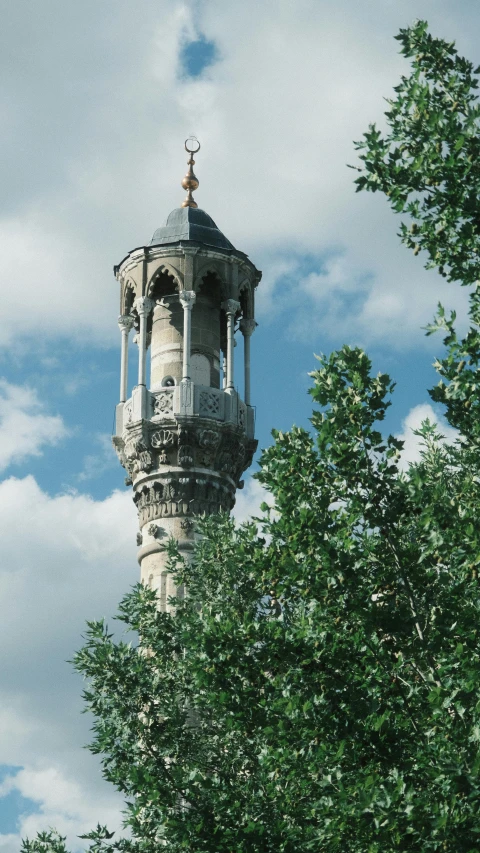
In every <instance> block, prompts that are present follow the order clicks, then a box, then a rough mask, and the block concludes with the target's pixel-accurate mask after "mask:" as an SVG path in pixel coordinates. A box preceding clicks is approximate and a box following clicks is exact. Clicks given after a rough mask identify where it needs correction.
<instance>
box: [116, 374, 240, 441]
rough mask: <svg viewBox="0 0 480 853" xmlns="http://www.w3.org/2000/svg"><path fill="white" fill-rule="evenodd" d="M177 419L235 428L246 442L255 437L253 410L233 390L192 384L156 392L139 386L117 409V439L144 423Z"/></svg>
mask: <svg viewBox="0 0 480 853" xmlns="http://www.w3.org/2000/svg"><path fill="white" fill-rule="evenodd" d="M177 418H179V419H183V418H193V419H197V418H198V419H199V418H201V419H202V420H203V419H207V420H213V421H216V422H222V423H226V424H232V425H235V426H237V427H239V428H240V429H241V430H242V432H243V433H244V434H245V435H246V437H247V438H250V439H253V437H254V431H255V413H254V409H253V407H252V406H247V405H246V403H244V402H243V400H242V399H241V398H240V395H239V394H238V393H237V392H236V391H235V390H234V389H228V391H225V390H222V389H219V388H211V387H210V386H206V385H198V384H196V383H194V382H192V381H190V380H183V381H182V382H180V383H179V384H178V385H174V386H173V387H166V388H158V389H157V390H154V391H149V390H147V389H146V388H145V387H144V386H141V385H137V386H136V387H135V388H134V389H133V392H132V396H131V397H130V399H128V400H126V402H125V403H119V405H118V406H117V409H116V435H117V436H120V437H121V436H122V435H123V432H124V430H125V429H126V428H127V427H128V426H129V425H130V424H134V423H138V422H139V421H142V420H148V421H151V422H152V423H155V424H156V423H162V422H163V421H172V420H177Z"/></svg>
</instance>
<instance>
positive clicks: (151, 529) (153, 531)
mask: <svg viewBox="0 0 480 853" xmlns="http://www.w3.org/2000/svg"><path fill="white" fill-rule="evenodd" d="M147 533H148V534H149V535H150V536H153V538H154V539H156V537H157V535H158V524H154V523H153V522H152V524H149V525H148V527H147Z"/></svg>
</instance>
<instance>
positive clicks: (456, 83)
mask: <svg viewBox="0 0 480 853" xmlns="http://www.w3.org/2000/svg"><path fill="white" fill-rule="evenodd" d="M399 39H400V41H401V44H402V51H403V53H404V54H405V56H407V57H409V58H410V59H411V62H412V74H411V76H410V77H408V78H407V77H405V78H402V82H401V84H400V86H399V87H397V94H396V98H395V99H394V100H392V101H391V102H390V109H389V113H388V114H387V121H388V123H389V128H390V130H389V134H388V135H386V136H384V137H382V135H381V134H380V133H379V132H378V131H377V130H376V129H375V128H374V127H372V128H370V130H369V131H368V133H367V134H366V135H365V137H364V141H363V142H362V143H361V145H360V147H361V150H362V155H361V156H362V159H363V161H364V164H365V170H366V171H365V173H362V175H361V176H360V177H359V178H358V180H357V184H358V188H360V189H363V188H365V189H370V190H375V189H376V190H378V189H380V190H382V191H383V192H385V193H386V194H387V195H388V197H389V198H390V200H391V203H392V204H393V206H394V208H395V209H396V210H398V211H401V210H406V211H407V212H408V214H409V215H410V217H411V219H413V224H414V225H415V226H416V227H415V228H414V229H413V230H411V228H409V227H408V226H407V225H404V226H402V228H401V236H402V240H403V241H404V242H405V243H406V245H407V246H410V247H412V248H414V250H415V251H416V250H417V248H418V247H420V248H421V249H424V250H425V251H426V252H427V254H428V263H429V265H436V266H439V268H440V272H441V273H442V274H443V275H447V276H448V277H449V278H451V279H452V280H458V281H460V282H461V283H465V284H470V285H473V286H472V298H471V323H472V325H471V329H470V331H469V332H468V334H467V335H466V337H465V338H463V339H459V338H458V337H457V335H456V332H455V328H454V317H449V318H447V317H446V316H445V313H444V312H443V309H440V312H439V315H438V316H437V318H436V321H435V323H434V324H433V325H434V326H436V327H440V328H443V329H444V330H445V344H446V354H445V357H444V358H443V359H442V360H441V361H439V362H438V363H437V369H438V370H439V372H440V374H441V377H442V379H441V383H440V385H439V386H437V388H436V389H434V392H432V395H433V397H434V399H435V400H437V401H440V402H443V403H444V404H445V406H446V415H447V418H448V420H449V422H450V423H451V424H452V425H453V426H455V427H456V428H457V429H458V430H459V437H458V440H457V441H456V442H455V443H454V444H450V445H447V444H445V443H444V442H443V441H442V438H441V436H440V435H439V433H438V431H437V429H436V428H435V427H434V426H433V425H431V424H429V423H428V422H426V423H425V424H424V425H423V426H422V428H421V431H420V437H421V440H422V442H423V451H422V455H421V459H420V461H418V462H416V463H413V464H411V465H410V466H409V468H408V470H407V471H406V472H403V471H402V470H401V468H400V467H399V456H400V452H401V442H400V441H398V440H397V439H395V438H394V437H392V436H391V435H390V436H386V437H384V436H383V435H382V432H381V426H382V421H383V420H384V416H385V412H386V409H387V407H388V406H389V405H390V395H391V392H392V390H393V383H392V382H391V380H390V378H389V377H388V376H386V375H385V374H379V375H378V376H372V373H371V364H370V361H369V359H368V357H367V356H366V355H365V353H363V352H362V351H361V350H359V349H351V348H349V347H343V348H342V349H341V350H340V351H338V352H336V353H334V354H333V355H331V356H329V357H326V356H321V357H320V358H319V364H318V367H317V369H316V370H315V371H314V373H313V374H312V379H313V388H312V390H311V394H312V397H313V400H314V403H315V410H314V412H313V415H312V428H313V429H312V432H311V433H309V432H307V431H305V430H303V429H299V428H293V429H292V430H291V431H290V432H288V433H280V432H275V433H274V443H273V445H272V446H271V447H270V448H268V449H267V450H266V451H264V453H263V454H262V459H261V464H260V473H259V474H258V475H257V476H258V479H259V480H260V482H261V483H262V484H263V485H264V486H265V487H266V489H267V490H268V491H269V492H270V494H271V495H272V497H273V501H274V510H272V509H270V508H269V507H268V506H267V505H266V504H265V505H264V506H263V508H262V513H263V514H262V517H261V519H257V521H256V523H248V524H245V525H243V526H242V527H240V528H239V529H237V528H236V527H235V525H234V524H233V522H232V521H231V520H230V519H228V518H227V517H221V518H217V519H210V520H208V519H207V520H205V521H202V522H201V523H200V525H199V528H200V532H201V533H202V534H203V538H202V540H201V542H200V544H199V546H198V548H197V550H196V553H195V557H194V560H193V562H192V563H190V564H183V563H182V562H181V560H180V559H179V557H178V554H177V553H176V551H175V546H174V544H173V543H172V544H171V546H170V570H171V571H172V572H175V573H176V574H177V576H178V579H179V581H181V582H182V583H185V584H186V586H187V589H188V591H189V594H188V597H187V598H186V599H185V600H179V601H176V602H172V603H173V604H175V607H174V608H173V609H172V610H171V611H170V612H169V613H160V612H158V610H157V607H156V599H155V595H154V594H153V593H152V592H151V591H150V590H149V589H146V588H143V587H142V586H140V585H139V586H137V587H136V588H135V589H134V590H133V591H132V592H131V593H130V594H129V595H128V596H127V597H126V598H125V599H124V600H123V602H122V604H121V606H120V612H119V618H120V620H121V621H122V622H123V623H124V624H125V627H126V629H127V630H128V631H132V632H133V635H132V636H133V640H132V642H128V637H127V639H126V640H125V641H121V642H119V641H116V640H115V639H114V637H113V636H112V634H111V633H109V631H108V628H107V626H106V625H105V624H104V623H103V622H98V623H90V624H89V629H88V634H87V639H86V644H85V646H84V648H83V649H82V650H81V651H80V652H79V653H78V654H77V656H76V658H75V666H76V668H77V669H78V670H79V671H80V672H81V673H83V675H84V676H85V677H86V679H87V688H86V691H85V699H86V704H87V707H88V708H90V709H91V710H92V711H93V715H94V720H95V723H94V741H93V745H92V749H93V751H94V752H97V753H99V754H100V756H101V761H102V766H103V771H104V774H105V777H106V778H107V779H108V780H110V781H111V782H112V783H113V784H114V785H115V786H116V787H117V788H118V789H119V790H120V791H121V792H122V793H123V794H124V795H125V800H126V812H125V820H126V825H127V826H128V828H129V834H126V835H125V837H123V838H120V839H116V838H115V837H111V836H110V834H109V833H108V832H107V830H106V829H105V828H103V827H97V830H96V831H95V832H93V833H92V834H91V835H90V836H89V840H90V841H91V847H90V849H91V850H92V851H93V852H94V853H106V851H108V850H120V851H129V853H153V851H155V853H158V851H159V850H163V849H165V850H166V851H168V853H180V851H186V850H188V851H191V853H203V851H205V853H207V851H208V853H231V851H235V853H247V851H248V853H260V851H262V853H269V851H272V853H273V851H275V853H306V851H316V853H319V852H320V853H321V851H329V853H330V851H332V853H333V851H338V853H393V851H400V850H401V851H412V853H413V851H422V853H429V851H455V853H474V851H478V849H479V847H480V808H479V807H480V695H479V687H478V685H479V683H480V637H479V605H480V593H479V580H478V570H479V564H480V549H479V532H478V531H479V528H478V515H479V507H480V464H479V462H480V458H479V453H480V445H479V442H480V434H479V419H478V417H477V412H478V406H479V395H478V358H479V353H480V346H479V336H478V325H477V324H478V317H479V313H478V312H479V302H478V289H477V285H476V279H477V275H478V274H474V268H475V264H477V263H478V260H477V256H476V255H477V252H478V245H477V240H478V239H479V238H478V234H477V230H476V225H475V223H476V221H477V218H478V213H477V205H478V200H477V196H478V192H477V187H476V183H475V182H476V181H477V180H478V178H477V174H478V165H477V162H476V157H475V152H476V150H477V149H476V145H477V144H478V138H477V135H476V121H477V116H478V107H477V105H476V101H475V100H474V89H475V88H476V78H475V77H474V72H473V68H472V66H471V65H470V63H468V62H467V61H466V60H463V59H461V58H460V57H458V55H457V54H456V52H455V50H454V47H453V46H452V45H450V44H447V43H445V42H441V41H438V40H435V39H432V37H431V36H430V34H429V33H428V31H427V27H426V24H425V23H423V22H419V23H417V24H415V25H414V26H413V27H412V28H411V29H409V30H404V31H402V32H401V33H400V36H399ZM460 130H461V133H460ZM455 136H456V141H454V137H455ZM460 138H463V141H462V143H461V144H459V140H460ZM432 328H433V327H432ZM63 844H64V842H63V840H62V839H61V838H59V837H58V836H55V837H54V836H52V843H51V845H50V846H48V836H44V837H43V839H42V838H38V839H37V840H34V841H26V842H24V845H23V851H24V853H64V850H65V848H64V846H62V845H63ZM42 845H43V846H42ZM55 845H56V846H55Z"/></svg>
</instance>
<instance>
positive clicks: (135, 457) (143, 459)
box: [125, 438, 153, 477]
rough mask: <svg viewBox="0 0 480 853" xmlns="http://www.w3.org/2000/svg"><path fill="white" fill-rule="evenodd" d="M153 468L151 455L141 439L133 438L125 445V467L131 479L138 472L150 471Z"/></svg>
mask: <svg viewBox="0 0 480 853" xmlns="http://www.w3.org/2000/svg"><path fill="white" fill-rule="evenodd" d="M152 466H153V460H152V454H151V453H150V451H149V450H148V449H147V447H146V446H145V444H144V442H143V440H142V439H141V438H134V439H133V440H132V441H128V442H127V444H126V445H125V467H126V469H127V471H128V473H129V474H130V476H131V477H133V476H134V475H135V474H138V473H140V471H146V472H148V471H150V469H151V468H152Z"/></svg>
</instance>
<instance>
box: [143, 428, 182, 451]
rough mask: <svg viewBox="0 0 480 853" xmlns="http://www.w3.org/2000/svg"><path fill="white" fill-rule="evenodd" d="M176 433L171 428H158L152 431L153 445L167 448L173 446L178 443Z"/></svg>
mask: <svg viewBox="0 0 480 853" xmlns="http://www.w3.org/2000/svg"><path fill="white" fill-rule="evenodd" d="M176 439H177V436H176V433H175V432H174V431H173V430H171V429H157V430H156V431H155V432H153V433H152V435H151V437H150V442H151V445H152V447H154V448H155V449H156V450H157V449H162V450H165V448H167V447H173V446H174V445H175V443H176Z"/></svg>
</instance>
